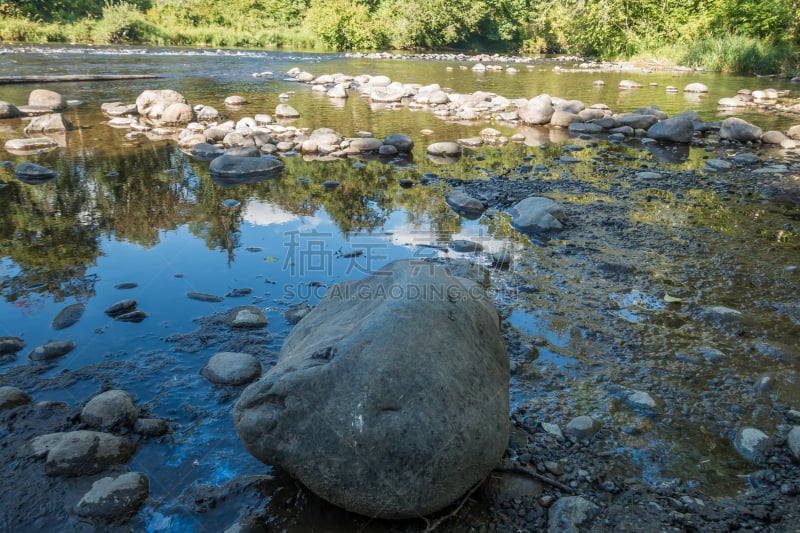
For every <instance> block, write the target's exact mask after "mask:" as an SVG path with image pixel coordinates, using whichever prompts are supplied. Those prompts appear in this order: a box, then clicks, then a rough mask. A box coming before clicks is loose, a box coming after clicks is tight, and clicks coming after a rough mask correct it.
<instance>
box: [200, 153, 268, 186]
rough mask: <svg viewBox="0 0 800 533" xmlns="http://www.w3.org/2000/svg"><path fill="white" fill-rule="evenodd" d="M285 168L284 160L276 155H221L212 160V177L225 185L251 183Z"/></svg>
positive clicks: (210, 168) (210, 167)
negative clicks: (275, 156)
mask: <svg viewBox="0 0 800 533" xmlns="http://www.w3.org/2000/svg"><path fill="white" fill-rule="evenodd" d="M283 169H284V164H283V161H281V160H280V159H277V158H274V157H241V156H235V155H228V154H225V155H221V156H219V157H217V158H215V159H214V160H213V161H211V165H210V166H209V170H210V171H211V177H212V178H215V179H216V180H218V181H221V182H222V184H223V185H236V184H238V183H250V182H253V181H258V180H261V179H266V178H270V177H275V176H277V175H278V174H280V173H281V172H282V171H283Z"/></svg>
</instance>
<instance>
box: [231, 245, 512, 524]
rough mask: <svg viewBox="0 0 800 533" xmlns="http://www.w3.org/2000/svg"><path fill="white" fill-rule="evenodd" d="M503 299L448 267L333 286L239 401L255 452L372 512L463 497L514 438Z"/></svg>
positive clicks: (420, 266)
mask: <svg viewBox="0 0 800 533" xmlns="http://www.w3.org/2000/svg"><path fill="white" fill-rule="evenodd" d="M508 380H509V363H508V354H507V353H506V349H505V346H504V345H503V340H502V337H501V335H500V329H499V319H498V315H497V312H496V310H495V308H494V304H493V303H492V301H491V299H489V298H488V297H487V296H486V294H485V292H484V290H483V289H481V288H480V287H479V286H478V285H477V284H475V283H474V282H472V281H470V280H467V279H464V278H458V277H455V276H452V275H451V274H450V273H449V272H448V271H447V269H446V268H445V267H444V266H443V265H436V264H434V263H431V262H426V261H419V260H416V261H415V260H406V261H397V262H394V263H391V264H389V265H387V266H386V267H384V268H383V269H381V270H380V271H378V272H376V273H374V274H373V275H371V276H369V277H367V278H364V279H362V280H359V281H351V282H345V283H340V284H337V285H335V286H333V287H331V288H330V289H329V290H328V292H327V293H326V295H325V297H324V298H323V299H322V300H321V301H320V302H319V304H318V305H317V306H316V307H315V308H314V309H313V310H312V311H311V312H310V313H309V314H308V315H307V316H306V317H305V318H303V320H301V321H300V322H299V323H298V324H297V325H296V326H295V327H294V329H293V330H292V331H291V333H290V334H289V336H288V337H287V339H286V341H285V342H284V345H283V349H282V350H281V354H280V357H279V360H278V363H277V365H276V366H275V367H273V368H272V369H271V370H270V371H269V372H267V373H266V374H265V375H264V376H262V378H261V379H260V380H259V381H257V382H255V383H254V384H252V385H250V386H249V387H248V388H247V389H245V391H244V393H243V394H242V396H241V397H240V399H239V401H238V402H237V403H236V405H235V407H234V421H235V423H236V429H237V432H238V434H239V437H240V438H241V440H242V442H243V443H244V445H245V447H246V448H247V450H248V451H250V453H252V454H253V455H254V456H256V457H257V458H259V459H260V460H262V461H264V462H265V463H267V464H270V465H275V466H278V467H280V468H283V469H284V470H286V471H287V472H289V473H290V474H291V475H293V476H294V477H296V478H297V479H298V480H299V481H300V482H301V483H303V484H304V485H305V486H307V487H308V488H309V489H311V490H312V491H314V492H315V493H316V494H318V495H319V496H321V497H322V498H324V499H326V500H328V501H330V502H332V503H334V504H336V505H339V506H341V507H344V508H345V509H348V510H350V511H353V512H356V513H360V514H364V515H367V516H373V517H382V518H410V517H417V516H420V515H425V514H428V513H432V512H435V511H437V510H439V509H442V508H443V507H445V506H447V505H449V504H451V503H453V502H454V501H456V500H457V499H458V498H459V497H461V496H462V495H463V494H464V493H465V492H466V491H467V490H469V488H470V487H472V486H473V485H474V484H475V483H477V482H478V481H480V480H482V479H483V478H485V477H486V476H487V475H488V474H489V472H491V470H492V469H493V468H494V467H495V466H496V465H497V464H498V462H499V461H500V458H501V457H502V455H503V452H504V450H505V447H506V444H507V441H508V407H509V403H508V386H509V384H508Z"/></svg>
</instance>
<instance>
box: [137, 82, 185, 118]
mask: <svg viewBox="0 0 800 533" xmlns="http://www.w3.org/2000/svg"><path fill="white" fill-rule="evenodd" d="M186 103H187V102H186V97H184V96H183V95H182V94H180V93H179V92H177V91H173V90H172V89H158V90H147V91H143V92H142V93H141V94H139V96H138V97H137V98H136V110H137V112H138V113H139V115H141V116H143V117H146V118H149V119H152V120H159V119H161V117H162V115H163V114H164V112H165V111H166V110H167V108H168V107H169V106H171V105H172V104H186Z"/></svg>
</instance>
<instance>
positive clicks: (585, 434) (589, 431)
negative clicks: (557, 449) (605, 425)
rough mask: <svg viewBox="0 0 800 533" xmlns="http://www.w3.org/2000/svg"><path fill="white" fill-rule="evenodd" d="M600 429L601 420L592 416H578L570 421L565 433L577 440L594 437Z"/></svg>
mask: <svg viewBox="0 0 800 533" xmlns="http://www.w3.org/2000/svg"><path fill="white" fill-rule="evenodd" d="M599 430H600V422H598V421H597V420H595V419H593V418H592V417H590V416H578V417H575V418H573V419H572V420H570V421H569V423H568V424H567V425H566V427H565V428H564V434H565V435H566V436H568V437H572V438H574V439H576V440H586V439H590V438H592V437H593V436H594V435H595V433H597V432H598V431H599Z"/></svg>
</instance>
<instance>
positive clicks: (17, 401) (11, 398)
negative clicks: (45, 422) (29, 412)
mask: <svg viewBox="0 0 800 533" xmlns="http://www.w3.org/2000/svg"><path fill="white" fill-rule="evenodd" d="M30 402H31V397H30V396H28V395H27V394H25V393H24V392H22V390H20V389H18V388H16V387H10V386H5V387H0V410H2V409H12V408H14V407H19V406H20V405H25V404H28V403H30Z"/></svg>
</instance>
